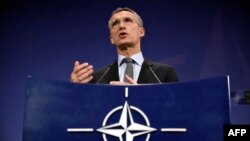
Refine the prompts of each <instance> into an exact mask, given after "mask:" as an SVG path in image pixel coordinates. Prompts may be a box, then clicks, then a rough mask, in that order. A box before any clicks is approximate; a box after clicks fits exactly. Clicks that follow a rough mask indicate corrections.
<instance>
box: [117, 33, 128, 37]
mask: <svg viewBox="0 0 250 141" xmlns="http://www.w3.org/2000/svg"><path fill="white" fill-rule="evenodd" d="M127 35H128V34H127V33H126V32H121V33H119V37H120V38H125V37H126V36H127Z"/></svg>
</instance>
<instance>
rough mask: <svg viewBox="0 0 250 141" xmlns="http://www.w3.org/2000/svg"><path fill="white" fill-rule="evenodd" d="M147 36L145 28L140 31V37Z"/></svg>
mask: <svg viewBox="0 0 250 141" xmlns="http://www.w3.org/2000/svg"><path fill="white" fill-rule="evenodd" d="M144 36H145V29H144V28H143V27H141V29H140V37H144Z"/></svg>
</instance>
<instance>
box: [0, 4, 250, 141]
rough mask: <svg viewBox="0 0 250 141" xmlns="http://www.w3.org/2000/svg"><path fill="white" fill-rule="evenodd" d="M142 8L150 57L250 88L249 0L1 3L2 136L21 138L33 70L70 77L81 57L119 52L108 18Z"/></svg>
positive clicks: (93, 59) (185, 73)
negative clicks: (120, 11)
mask: <svg viewBox="0 0 250 141" xmlns="http://www.w3.org/2000/svg"><path fill="white" fill-rule="evenodd" d="M125 6H126V7H130V8H132V9H134V10H135V11H137V12H138V14H139V15H140V16H141V17H142V19H143V21H144V25H145V30H146V36H145V37H144V38H143V40H142V51H143V55H144V57H145V58H149V59H152V60H154V61H158V62H162V63H166V64H169V65H173V66H174V67H175V68H176V71H177V73H178V75H179V79H180V81H192V80H198V79H204V78H210V77H215V76H221V75H229V76H230V87H231V90H234V91H238V90H246V89H250V73H249V72H250V56H249V52H250V28H249V25H250V24H249V23H250V22H249V18H250V12H249V11H250V6H249V5H248V4H247V0H234V1H232V0H231V1H227V0H224V1H223V0H209V1H206V0H162V1H161V0H158V1H145V0H99V1H98V0H91V1H87V0H58V1H55V0H51V1H46V0H45V1H44V0H43V1H39V0H33V1H31V0H30V1H23V0H15V1H13V0H9V1H7V0H4V1H1V2H0V14H1V15H0V27H1V28H0V66H1V68H0V78H1V81H0V106H1V107H0V140H1V141H21V137H22V126H23V125H22V124H23V113H24V96H25V84H26V77H27V76H29V75H31V76H34V77H38V78H42V79H55V80H62V81H68V80H69V77H70V73H71V71H72V68H73V64H74V61H75V60H79V61H80V62H85V61H88V62H89V63H90V64H92V65H93V66H94V67H95V69H99V68H101V67H104V66H106V65H107V64H110V63H111V62H112V61H114V60H115V59H116V58H117V54H116V49H115V47H114V46H112V45H111V44H110V41H109V30H108V26H107V25H108V20H109V17H110V14H111V12H112V11H113V10H114V9H116V8H117V7H125Z"/></svg>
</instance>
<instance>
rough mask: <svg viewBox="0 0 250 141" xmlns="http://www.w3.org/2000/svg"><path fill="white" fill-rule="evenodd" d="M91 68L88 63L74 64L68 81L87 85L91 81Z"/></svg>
mask: <svg viewBox="0 0 250 141" xmlns="http://www.w3.org/2000/svg"><path fill="white" fill-rule="evenodd" d="M93 72H94V71H93V66H92V65H89V64H88V63H83V64H80V63H79V62H78V61H76V62H75V65H74V69H73V72H72V73H71V77H70V81H71V82H77V83H88V82H90V81H91V80H92V79H93V76H92V74H93Z"/></svg>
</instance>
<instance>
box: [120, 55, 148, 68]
mask: <svg viewBox="0 0 250 141" xmlns="http://www.w3.org/2000/svg"><path fill="white" fill-rule="evenodd" d="M124 58H126V56H123V55H118V65H119V66H120V65H122V60H123V59H124ZM130 58H132V59H133V60H134V61H135V63H136V64H138V65H140V66H142V63H143V61H144V58H143V55H142V52H139V53H137V54H134V55H132V56H131V57H130Z"/></svg>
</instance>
